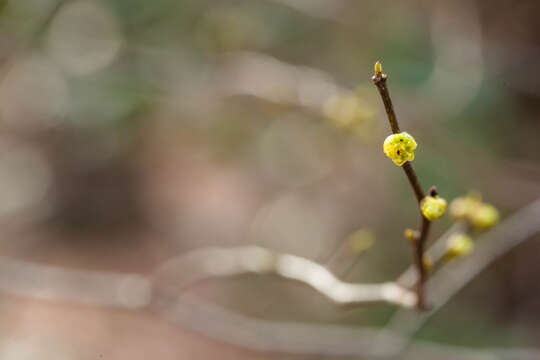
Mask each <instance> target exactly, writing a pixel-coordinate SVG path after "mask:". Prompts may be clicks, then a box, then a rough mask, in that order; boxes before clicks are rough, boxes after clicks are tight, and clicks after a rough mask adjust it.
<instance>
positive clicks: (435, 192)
mask: <svg viewBox="0 0 540 360" xmlns="http://www.w3.org/2000/svg"><path fill="white" fill-rule="evenodd" d="M429 195H430V196H437V195H439V193H438V192H437V188H436V187H435V186H432V187H431V189H429Z"/></svg>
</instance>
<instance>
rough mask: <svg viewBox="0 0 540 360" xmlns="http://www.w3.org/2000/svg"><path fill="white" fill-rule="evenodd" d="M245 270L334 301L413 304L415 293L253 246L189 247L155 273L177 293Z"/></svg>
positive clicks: (394, 285)
mask: <svg viewBox="0 0 540 360" xmlns="http://www.w3.org/2000/svg"><path fill="white" fill-rule="evenodd" d="M245 273H259V274H270V273H274V274H277V275H279V276H281V277H284V278H287V279H291V280H296V281H300V282H302V283H305V284H307V285H309V286H311V287H312V288H314V289H315V290H317V291H318V292H320V293H321V294H323V295H325V296H326V297H328V298H329V299H330V300H332V301H334V302H336V303H338V304H359V303H372V302H388V303H391V304H394V305H398V306H404V307H411V306H414V305H415V304H416V296H415V294H414V293H412V292H410V291H409V290H407V289H405V288H403V287H401V286H399V285H397V284H396V283H395V282H385V283H380V284H355V283H346V282H343V281H341V280H339V279H338V278H336V277H335V276H334V275H333V274H332V273H331V272H330V271H328V270H327V269H326V268H325V267H324V266H322V265H320V264H318V263H316V262H313V261H311V260H309V259H306V258H303V257H300V256H295V255H291V254H281V253H277V252H274V251H271V250H268V249H265V248H261V247H257V246H245V247H235V248H228V249H227V248H202V249H197V250H193V251H191V252H189V253H188V254H185V255H183V256H181V257H179V258H178V259H175V260H172V261H169V262H167V263H166V264H165V265H163V266H161V267H160V269H159V270H158V272H157V277H158V279H161V280H162V281H163V280H164V281H165V283H166V286H164V287H163V288H161V289H162V290H165V291H167V289H172V291H173V293H178V291H182V290H183V289H184V288H185V287H187V286H189V285H192V284H194V283H196V282H199V281H201V280H204V279H208V278H215V277H223V276H232V275H239V274H245Z"/></svg>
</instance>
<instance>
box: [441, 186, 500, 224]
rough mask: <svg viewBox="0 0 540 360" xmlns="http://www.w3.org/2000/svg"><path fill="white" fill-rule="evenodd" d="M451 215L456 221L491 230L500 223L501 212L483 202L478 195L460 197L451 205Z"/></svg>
mask: <svg viewBox="0 0 540 360" xmlns="http://www.w3.org/2000/svg"><path fill="white" fill-rule="evenodd" d="M450 214H451V215H452V217H453V218H454V219H456V220H467V221H468V222H469V223H470V224H471V225H472V226H474V227H475V228H477V229H483V230H485V229H489V228H491V227H492V226H494V225H496V224H497V223H498V222H499V218H500V216H499V211H498V210H497V208H496V207H495V206H493V205H491V204H488V203H485V202H483V201H482V198H481V197H480V195H478V194H469V195H467V196H464V197H458V198H456V199H454V201H452V203H451V204H450Z"/></svg>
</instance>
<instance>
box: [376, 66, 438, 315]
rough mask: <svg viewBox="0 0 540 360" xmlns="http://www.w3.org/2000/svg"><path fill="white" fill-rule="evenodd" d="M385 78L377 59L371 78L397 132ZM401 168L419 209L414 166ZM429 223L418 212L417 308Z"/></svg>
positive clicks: (420, 196)
mask: <svg viewBox="0 0 540 360" xmlns="http://www.w3.org/2000/svg"><path fill="white" fill-rule="evenodd" d="M387 78H388V76H387V75H386V74H383V73H382V65H381V62H380V61H377V62H376V63H375V75H373V77H372V78H371V80H372V81H373V84H375V86H376V87H377V89H378V90H379V94H381V98H382V101H383V104H384V108H385V110H386V115H387V116H388V122H389V123H390V127H391V129H392V133H394V134H399V133H400V132H401V130H400V128H399V124H398V121H397V117H396V113H395V111H394V106H393V105H392V98H391V97H390V92H389V91H388V87H387V86H386V80H387ZM402 168H403V171H404V172H405V175H406V176H407V179H408V180H409V184H410V185H411V188H412V190H413V192H414V195H415V196H416V200H417V202H418V208H419V209H420V202H421V201H422V199H424V197H425V194H424V190H422V186H421V185H420V181H418V176H416V172H415V171H414V168H413V166H412V164H411V163H410V162H409V161H407V162H406V163H405V164H403V166H402ZM431 195H436V190H435V188H432V189H431ZM430 225H431V222H430V221H429V220H428V219H426V218H425V217H424V215H423V214H422V212H420V234H419V236H418V238H417V239H416V241H415V242H414V244H413V258H414V263H415V264H416V269H417V271H418V282H417V283H416V294H417V298H418V304H417V306H418V308H419V309H424V308H425V307H426V301H425V291H424V285H425V283H426V281H427V276H428V273H427V269H426V267H425V265H424V247H425V244H426V241H427V237H428V233H429V228H430Z"/></svg>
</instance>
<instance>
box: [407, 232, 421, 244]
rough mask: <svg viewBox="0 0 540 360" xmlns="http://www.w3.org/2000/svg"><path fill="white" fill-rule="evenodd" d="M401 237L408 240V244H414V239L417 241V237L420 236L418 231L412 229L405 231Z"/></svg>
mask: <svg viewBox="0 0 540 360" xmlns="http://www.w3.org/2000/svg"><path fill="white" fill-rule="evenodd" d="M403 235H404V236H405V239H407V240H409V241H410V242H415V241H416V239H418V236H420V234H419V233H418V231H416V230H413V229H405V231H404V232H403Z"/></svg>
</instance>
